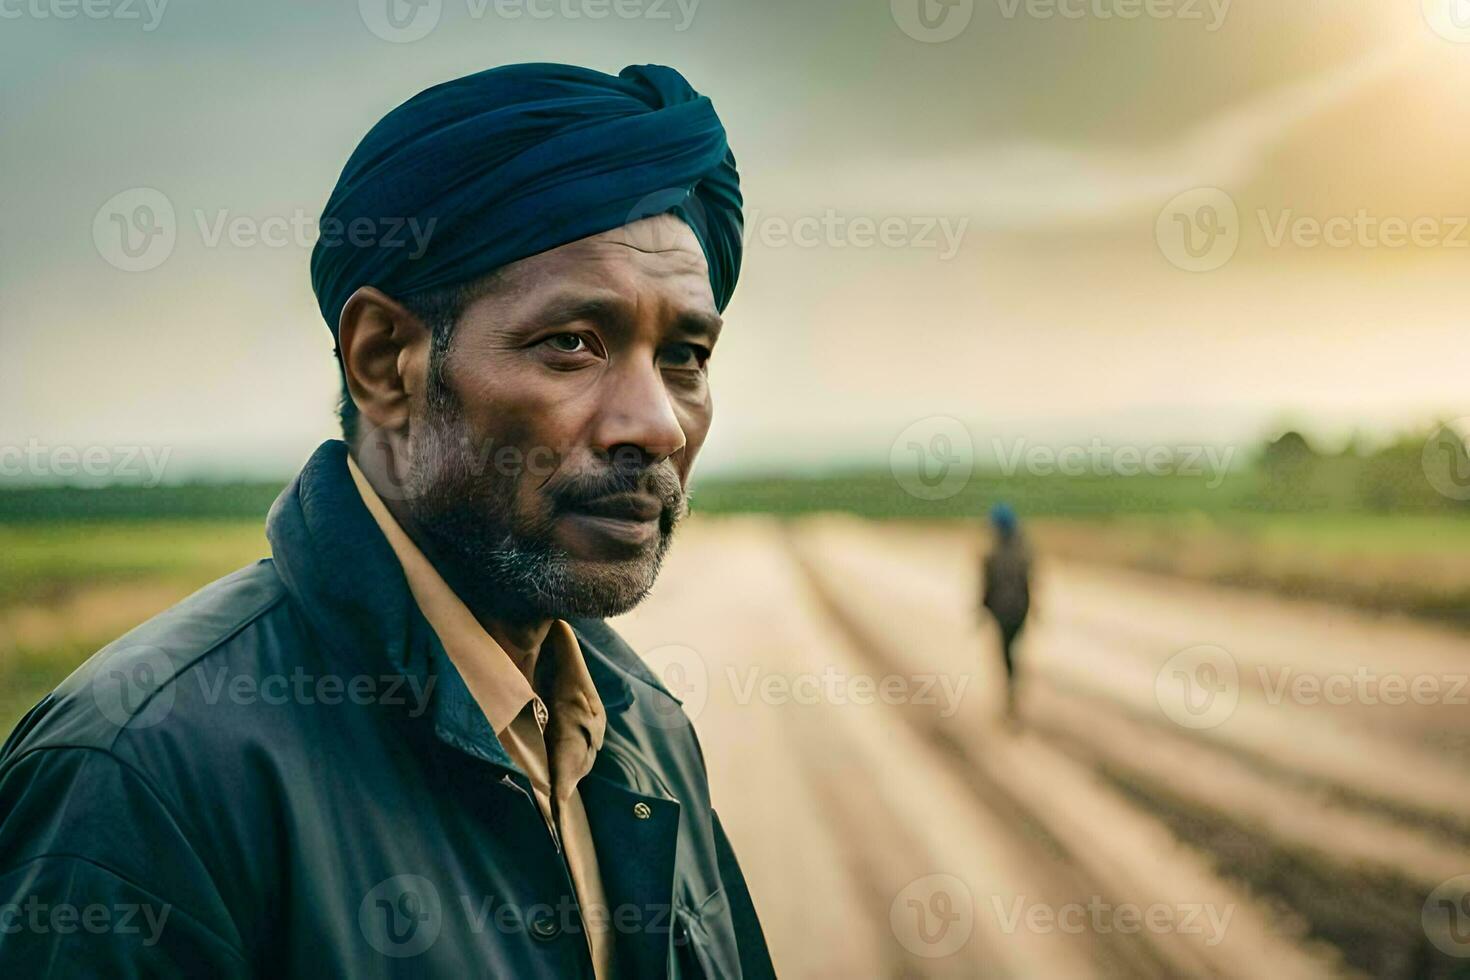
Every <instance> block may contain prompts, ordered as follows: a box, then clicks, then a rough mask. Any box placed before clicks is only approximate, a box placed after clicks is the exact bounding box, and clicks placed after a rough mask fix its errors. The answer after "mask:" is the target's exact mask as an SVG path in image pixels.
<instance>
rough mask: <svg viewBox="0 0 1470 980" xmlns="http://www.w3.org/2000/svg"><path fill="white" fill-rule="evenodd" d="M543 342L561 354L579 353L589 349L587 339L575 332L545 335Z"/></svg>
mask: <svg viewBox="0 0 1470 980" xmlns="http://www.w3.org/2000/svg"><path fill="white" fill-rule="evenodd" d="M545 343H547V344H548V345H550V347H551V349H552V350H554V351H557V352H559V353H562V354H580V353H582V352H583V351H584V350H589V349H590V348H589V347H588V346H587V341H586V340H584V339H582V335H581V334H575V333H559V334H555V335H553V336H550V337H547V338H546V340H545Z"/></svg>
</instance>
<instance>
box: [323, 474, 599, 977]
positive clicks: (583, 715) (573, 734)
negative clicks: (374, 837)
mask: <svg viewBox="0 0 1470 980" xmlns="http://www.w3.org/2000/svg"><path fill="white" fill-rule="evenodd" d="M347 467H348V469H349V470H351V471H352V479H353V482H355V483H356V484H357V489H358V492H359V493H361V494H362V501H363V503H364V504H366V505H367V509H368V511H369V512H370V513H371V514H372V515H373V518H374V519H375V520H376V521H377V522H378V526H379V527H380V528H382V530H383V535H384V536H385V537H386V538H387V539H388V543H389V544H390V545H392V547H393V552H394V554H396V555H397V556H398V561H399V563H400V564H401V565H402V566H403V574H404V577H405V578H406V579H408V587H409V590H410V591H411V592H412V593H413V597H414V601H415V602H417V603H418V606H419V609H420V610H421V611H422V612H423V614H424V618H425V619H427V620H428V621H429V625H430V626H431V627H433V629H434V632H435V633H436V634H438V636H439V642H440V643H442V644H443V645H444V652H445V653H446V654H448V656H449V659H450V660H451V661H452V662H453V663H454V667H455V669H456V670H458V671H459V673H460V676H461V677H463V678H464V682H465V686H466V687H467V688H469V692H470V694H471V695H472V696H473V697H474V699H475V701H476V703H478V704H479V706H480V710H482V711H484V712H485V718H486V719H487V720H488V721H489V722H490V727H491V728H492V729H494V731H495V735H496V737H497V738H499V739H500V742H501V744H502V745H504V746H505V750H506V751H507V752H508V753H509V754H510V757H511V759H512V761H514V762H515V764H516V765H517V766H519V767H520V769H521V770H522V771H523V772H524V773H525V774H526V775H527V776H528V777H530V780H531V787H532V789H533V790H534V792H535V797H536V805H537V806H538V807H539V808H540V810H541V815H542V817H543V818H544V819H545V820H546V826H547V829H548V830H549V831H550V833H551V835H552V838H553V839H554V840H555V841H556V842H557V846H558V848H559V849H560V850H561V852H562V853H563V854H564V855H565V857H566V862H567V869H568V871H569V872H570V873H571V877H572V884H573V886H574V887H575V888H576V891H577V903H578V905H579V906H580V907H581V909H582V918H583V922H584V924H585V925H586V927H587V940H588V944H589V946H590V948H591V951H592V964H593V967H594V969H595V970H596V971H597V977H598V980H610V978H611V977H613V968H612V964H613V958H612V932H611V930H610V928H609V919H610V916H609V914H608V909H607V896H606V893H605V892H604V890H603V885H602V875H601V872H600V871H599V870H598V867H597V851H596V849H595V848H594V847H593V844H592V830H591V827H590V825H589V824H588V822H587V811H586V809H585V808H584V807H583V805H582V797H581V794H580V793H578V792H577V783H579V782H580V781H581V779H582V777H583V776H585V775H587V773H588V772H590V771H591V769H592V762H593V760H594V759H596V758H597V750H598V749H600V748H601V747H602V739H603V735H604V733H605V731H606V728H607V715H606V713H605V712H604V710H603V707H602V699H601V698H599V697H598V695H597V688H595V687H594V686H593V685H592V677H591V675H589V674H588V673H587V664H586V661H584V660H583V659H582V649H581V647H580V646H579V645H578V644H577V637H576V635H575V634H573V633H572V628H571V627H570V626H568V625H567V624H566V622H565V621H563V620H560V619H558V620H556V621H555V622H553V623H552V624H551V629H550V630H549V631H548V632H547V634H546V639H545V640H544V641H543V642H542V644H541V649H540V651H539V652H538V653H534V654H532V655H531V656H529V657H527V658H525V659H524V660H522V661H521V662H516V661H514V660H513V659H512V658H511V656H510V654H509V653H507V652H506V651H505V648H504V647H502V646H501V645H500V644H499V643H497V642H496V641H495V638H494V637H492V636H491V635H490V634H489V633H487V632H486V631H485V628H484V627H483V626H481V625H480V623H479V621H478V620H477V619H475V617H474V614H473V613H471V612H470V610H469V608H468V607H467V606H466V605H465V604H464V603H463V602H461V601H460V598H459V596H457V595H455V594H454V590H453V589H451V588H450V587H449V585H448V583H446V582H445V581H444V579H443V577H442V576H441V575H440V574H439V573H438V572H437V571H435V569H434V566H433V565H432V564H431V563H430V562H429V560H428V558H426V557H425V556H424V553H423V552H422V551H420V550H419V549H418V546H417V545H415V544H414V543H413V540H412V539H411V538H409V536H408V534H407V532H405V531H404V530H403V528H402V527H400V526H399V524H398V522H397V521H396V520H394V518H393V515H392V514H391V513H390V512H389V511H388V507H387V505H386V504H384V503H383V501H382V499H381V498H380V497H379V496H378V494H377V492H376V491H374V490H373V487H372V484H370V483H369V482H368V480H367V478H366V477H365V476H363V474H362V470H360V469H359V468H358V466H357V463H356V461H354V460H353V459H352V458H351V457H348V460H347ZM541 657H550V658H552V662H551V663H550V664H547V665H545V666H543V667H542V668H541V671H540V672H539V673H540V675H541V676H543V677H545V678H546V683H545V684H544V686H545V687H546V688H547V690H545V691H543V692H541V694H538V693H537V691H536V689H535V688H534V687H533V686H532V684H531V680H530V679H531V678H533V677H537V676H538V670H537V663H536V662H535V661H536V660H537V659H538V658H541ZM543 694H544V696H545V697H544V699H543V696H542V695H543ZM548 702H549V703H548Z"/></svg>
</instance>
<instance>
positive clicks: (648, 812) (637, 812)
mask: <svg viewBox="0 0 1470 980" xmlns="http://www.w3.org/2000/svg"><path fill="white" fill-rule="evenodd" d="M633 816H635V817H637V818H638V819H639V820H647V819H648V818H649V817H651V816H653V810H652V808H650V807H649V805H648V804H647V803H634V804H633Z"/></svg>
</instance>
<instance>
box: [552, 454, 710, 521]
mask: <svg viewBox="0 0 1470 980" xmlns="http://www.w3.org/2000/svg"><path fill="white" fill-rule="evenodd" d="M546 490H547V493H548V494H549V495H550V496H551V499H552V500H553V501H554V502H555V504H556V506H557V508H558V509H562V510H575V509H577V507H579V506H580V505H583V504H586V503H589V502H591V501H594V500H599V499H601V498H603V497H610V496H613V495H614V494H622V493H646V494H649V495H651V496H653V497H656V498H657V499H658V501H659V503H660V504H661V505H662V506H663V509H664V512H665V513H666V514H672V515H674V516H681V515H682V513H683V510H684V505H685V494H684V485H683V484H682V483H681V482H680V481H679V474H678V472H677V471H675V469H674V466H673V464H672V463H671V462H669V461H667V460H665V461H664V462H662V463H657V464H655V465H653V466H647V467H641V468H639V469H634V470H630V469H627V468H623V467H612V466H610V467H608V468H607V469H597V470H588V471H583V472H580V473H573V474H570V475H568V476H566V477H564V478H563V479H561V480H558V481H557V483H556V485H555V486H554V487H547V488H546Z"/></svg>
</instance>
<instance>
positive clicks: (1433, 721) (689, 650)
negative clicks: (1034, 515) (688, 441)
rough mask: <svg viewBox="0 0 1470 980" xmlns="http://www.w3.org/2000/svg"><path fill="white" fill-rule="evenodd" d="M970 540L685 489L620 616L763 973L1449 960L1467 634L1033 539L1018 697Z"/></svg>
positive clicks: (1468, 906) (1456, 964)
mask: <svg viewBox="0 0 1470 980" xmlns="http://www.w3.org/2000/svg"><path fill="white" fill-rule="evenodd" d="M974 549H975V543H974V541H973V540H971V539H969V538H965V537H961V536H957V535H956V533H955V532H952V531H945V530H942V529H915V528H910V527H905V526H903V525H880V524H872V523H867V522H862V521H857V520H852V519H846V518H821V519H812V520H805V521H801V522H795V523H780V522H776V521H773V520H769V519H763V518H739V519H722V520H700V519H696V520H694V521H691V522H690V525H689V527H688V528H687V529H685V530H684V531H683V532H682V533H681V537H680V540H679V542H678V543H677V544H676V546H675V548H674V551H673V553H672V554H671V556H670V559H669V563H668V567H667V569H666V571H665V573H664V575H663V577H662V579H661V581H660V584H659V586H658V588H657V590H656V592H655V594H654V595H653V597H651V598H650V599H649V601H648V602H647V603H645V604H644V605H643V606H641V607H640V608H639V609H638V610H637V611H636V612H635V613H633V614H631V615H629V616H627V617H624V618H622V619H621V620H620V621H619V622H618V627H619V629H620V630H622V632H623V634H624V636H626V637H627V638H628V640H629V641H630V642H631V643H633V644H634V646H635V647H637V649H638V650H639V651H640V653H642V654H643V655H644V656H645V658H646V659H648V660H649V661H650V663H651V664H653V665H654V667H655V669H657V670H659V671H660V672H661V673H662V674H663V676H664V677H665V679H666V681H667V683H668V684H669V686H670V687H671V689H673V690H674V692H675V693H676V694H679V695H680V696H681V697H682V698H683V699H684V701H685V705H686V710H687V711H688V713H689V714H690V715H691V716H692V717H693V718H694V719H695V724H696V728H697V730H698V732H699V735H700V738H701V741H702V744H703V746H704V750H705V754H706V758H707V760H708V762H709V766H710V770H711V782H712V787H713V792H714V799H715V805H716V807H717V809H719V811H720V813H721V817H722V819H723V820H724V822H725V824H726V826H727V827H728V829H729V830H730V833H731V835H732V837H733V838H734V839H735V843H736V846H737V847H738V848H739V850H740V852H741V857H742V862H743V864H744V866H745V868H746V872H747V875H748V877H749V879H750V883H751V887H752V890H753V891H754V893H755V895H756V899H757V904H758V907H759V908H760V911H761V914H762V919H763V921H764V923H765V925H766V929H767V932H768V937H769V939H770V942H771V946H772V951H773V953H774V955H775V957H776V959H777V963H778V965H779V966H780V968H781V971H782V974H783V976H790V977H843V978H847V977H868V976H875V977H876V976H888V977H899V976H906V977H918V976H935V977H941V976H942V977H970V976H1015V977H1039V976H1045V977H1083V976H1178V975H1201V976H1240V977H1263V976H1270V977H1292V976H1333V975H1353V974H1370V975H1375V976H1404V977H1407V976H1424V975H1429V976H1452V975H1463V974H1466V973H1470V901H1467V900H1466V897H1465V896H1466V892H1467V889H1470V707H1467V701H1470V688H1467V687H1466V685H1465V678H1466V674H1467V672H1470V643H1467V641H1466V639H1465V638H1464V637H1463V636H1462V635H1459V634H1455V633H1452V632H1449V631H1444V630H1437V629H1433V628H1429V627H1424V626H1420V625H1416V624H1411V623H1407V622H1396V621H1384V620H1375V619H1372V618H1369V617H1365V616H1362V615H1359V614H1356V613H1352V612H1349V611H1346V610H1341V609H1337V608H1334V607H1329V606H1317V605H1310V604H1305V603H1286V602H1281V601H1278V600H1275V599H1273V598H1271V597H1270V596H1263V595H1257V594H1250V593H1245V592H1236V591H1232V590H1225V589H1216V588H1209V587H1201V586H1193V585H1185V584H1181V583H1178V582H1175V581H1172V580H1166V579H1159V578H1151V577H1146V576H1140V575H1137V574H1132V573H1125V572H1121V571H1116V570H1112V569H1108V568H1103V567H1093V566H1087V565H1083V564H1077V563H1072V564H1060V563H1047V562H1045V561H1043V562H1042V564H1041V566H1040V568H1041V571H1040V576H1039V586H1038V590H1037V604H1036V616H1035V618H1034V622H1033V624H1032V626H1031V628H1030V629H1029V630H1028V632H1027V633H1026V634H1025V635H1024V639H1023V645H1022V650H1021V657H1022V669H1023V671H1024V674H1023V677H1024V680H1025V685H1024V687H1023V688H1022V694H1021V709H1022V715H1023V721H1022V723H1021V725H1020V726H1019V727H1011V726H1007V725H1005V724H1004V723H1003V722H1002V720H1001V718H1000V694H1001V678H1000V668H999V657H998V655H997V654H996V652H995V650H994V646H993V641H992V637H991V635H990V633H989V632H988V631H986V630H982V629H981V628H979V627H978V626H977V623H976V619H975V615H974V612H973V609H974V596H975V590H976V580H975V574H976V573H975V570H974V569H975V564H976V559H975V553H974ZM1461 875H1464V876H1466V877H1465V878H1462V879H1457V876H1461Z"/></svg>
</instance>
